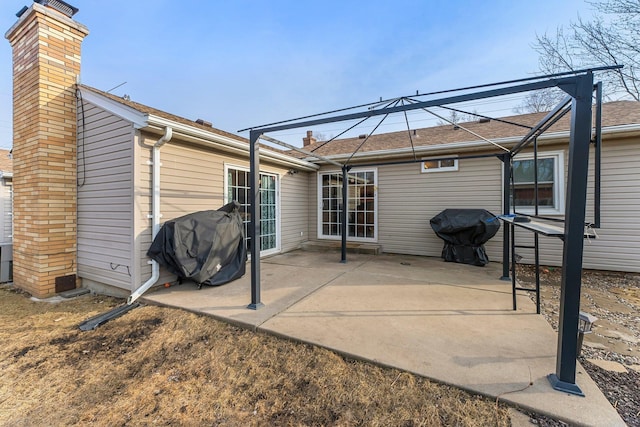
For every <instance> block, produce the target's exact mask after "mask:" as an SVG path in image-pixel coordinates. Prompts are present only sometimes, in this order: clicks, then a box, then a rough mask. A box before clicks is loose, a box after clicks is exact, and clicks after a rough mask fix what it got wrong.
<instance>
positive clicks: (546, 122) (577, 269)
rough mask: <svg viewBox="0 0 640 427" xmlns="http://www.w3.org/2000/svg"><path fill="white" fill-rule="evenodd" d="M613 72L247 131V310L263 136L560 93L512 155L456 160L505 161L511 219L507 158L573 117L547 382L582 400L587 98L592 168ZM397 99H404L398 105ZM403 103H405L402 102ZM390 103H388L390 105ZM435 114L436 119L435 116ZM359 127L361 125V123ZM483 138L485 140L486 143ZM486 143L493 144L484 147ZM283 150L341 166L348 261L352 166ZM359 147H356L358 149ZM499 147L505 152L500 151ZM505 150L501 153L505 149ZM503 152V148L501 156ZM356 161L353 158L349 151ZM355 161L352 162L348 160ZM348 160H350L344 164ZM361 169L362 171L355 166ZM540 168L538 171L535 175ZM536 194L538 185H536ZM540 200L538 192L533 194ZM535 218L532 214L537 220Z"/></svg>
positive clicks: (255, 285) (255, 287)
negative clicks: (606, 82)
mask: <svg viewBox="0 0 640 427" xmlns="http://www.w3.org/2000/svg"><path fill="white" fill-rule="evenodd" d="M615 68H621V66H611V67H599V68H591V69H585V70H578V71H572V72H566V73H557V74H552V75H546V76H539V77H531V78H525V79H518V80H510V81H505V82H500V83H493V84H488V85H478V86H470V87H465V88H460V89H454V90H447V91H439V92H433V93H430V94H423V95H420V96H424V95H440V94H448V93H451V92H459V91H468V90H475V89H485V88H488V87H495V86H503V87H499V88H494V89H487V90H479V91H477V92H471V93H465V94H460V95H451V96H445V97H442V98H438V99H433V100H427V101H413V102H412V103H408V104H404V102H403V103H402V105H398V103H397V102H396V103H395V105H392V104H393V102H392V101H393V100H387V101H382V100H381V101H380V102H377V103H374V104H365V105H360V106H357V107H353V108H358V107H367V106H369V107H370V108H369V109H368V110H367V111H360V112H355V113H347V114H341V115H333V116H330V117H319V116H322V115H327V114H335V113H339V112H343V111H346V110H348V109H342V110H336V111H333V112H330V113H325V114H320V115H314V116H306V117H301V118H298V119H292V120H287V121H283V122H277V123H271V124H267V125H262V126H255V127H251V128H247V129H243V130H242V131H246V130H248V131H249V132H250V136H249V144H250V195H249V204H250V211H249V213H250V216H251V224H250V229H249V230H250V232H249V234H250V235H251V237H252V242H253V244H252V245H251V303H250V304H249V305H248V308H250V309H258V308H260V307H262V306H263V305H264V304H263V303H262V302H261V290H260V245H259V236H260V221H259V218H260V216H259V215H260V210H259V206H260V185H259V176H260V172H259V171H260V156H259V144H258V140H259V139H260V138H262V136H263V134H265V133H268V132H276V131H282V130H288V129H297V128H309V127H311V126H315V125H321V124H327V123H335V122H345V121H349V120H357V119H365V120H366V119H367V118H369V117H374V116H380V115H385V117H386V116H387V115H389V114H392V113H399V112H407V111H410V110H416V109H423V110H425V111H427V112H429V111H428V110H426V109H427V108H429V107H443V108H449V107H444V105H447V104H454V103H459V102H465V101H472V100H479V99H486V98H493V97H497V96H503V95H510V94H517V93H522V92H528V91H533V90H540V89H547V88H559V89H561V90H562V91H564V92H565V93H566V94H567V95H568V96H567V97H566V98H565V99H564V100H563V101H562V102H560V104H558V106H556V108H554V109H553V110H552V111H551V112H549V113H548V114H547V115H546V116H545V117H544V118H543V119H542V120H541V121H540V122H539V123H538V124H537V125H536V126H534V127H533V128H531V129H530V130H529V132H528V133H527V135H526V136H525V137H523V138H522V139H521V140H520V141H519V142H518V143H516V145H515V146H513V148H512V149H510V150H507V151H504V152H503V153H497V154H486V155H473V156H459V157H455V158H457V159H465V158H479V157H497V158H499V159H500V160H501V161H502V162H503V168H504V169H503V175H504V181H503V187H504V189H505V192H504V197H503V199H504V200H503V207H502V208H503V213H504V214H509V213H510V211H511V206H510V201H509V196H508V194H509V188H510V176H511V173H512V159H513V157H514V156H515V155H516V154H517V153H519V152H520V151H522V150H523V149H524V148H526V147H527V146H529V145H530V144H531V143H532V142H534V141H535V140H536V139H537V138H538V137H539V136H540V135H541V134H542V133H544V132H545V131H546V130H548V129H549V128H550V127H551V126H552V125H553V124H555V123H556V122H557V121H558V120H559V119H560V118H562V117H563V116H564V115H566V114H568V113H569V112H571V125H570V136H569V159H568V171H567V187H566V198H565V220H564V235H563V237H562V240H563V256H562V266H563V268H562V282H561V291H560V318H559V330H558V347H557V353H556V371H555V373H552V374H549V375H548V378H549V381H550V382H551V385H552V386H553V388H554V389H556V390H559V391H563V392H568V393H572V394H576V395H581V396H584V394H583V392H582V390H581V389H580V388H579V387H578V385H577V384H576V381H575V380H576V360H577V345H578V320H579V310H580V290H581V272H582V260H583V249H584V226H585V213H586V203H587V175H588V169H589V146H590V144H591V143H592V140H591V133H592V98H593V91H594V89H595V91H596V95H597V96H596V100H597V104H596V108H597V110H596V113H597V114H596V125H597V126H596V140H595V143H596V163H598V160H599V157H600V138H601V137H600V134H601V132H600V129H599V126H600V123H599V121H600V118H601V107H600V102H601V97H602V86H601V84H600V83H598V84H597V85H595V86H594V79H593V73H594V72H596V71H605V70H610V69H615ZM398 99H401V98H398ZM402 99H410V98H408V97H403V98H402ZM390 101H391V102H390ZM383 104H386V105H384V106H383V107H382V108H375V107H373V108H372V107H371V106H380V105H383ZM432 114H433V113H432ZM359 123H361V122H359ZM263 139H265V140H268V141H271V142H274V143H281V141H278V140H275V139H273V138H270V137H266V138H263ZM483 139H484V138H483ZM488 142H491V141H488ZM282 145H284V146H287V147H288V148H291V149H295V150H298V151H301V152H304V153H305V154H307V155H312V156H314V157H316V158H318V159H320V160H323V161H327V162H329V163H332V164H334V165H336V164H337V165H338V166H340V167H341V169H342V183H343V186H342V203H343V209H342V212H341V214H342V215H341V222H342V251H341V262H346V247H347V226H346V225H347V210H348V209H344V207H345V206H348V203H347V198H348V194H347V188H348V172H349V170H350V169H351V166H350V165H348V162H349V161H347V162H346V163H345V164H340V163H338V162H336V161H335V160H332V159H327V158H325V157H322V156H320V155H317V154H314V153H312V152H309V151H306V150H300V149H298V148H296V147H293V146H290V145H288V144H286V143H282ZM359 148H360V147H359ZM500 148H503V147H500ZM503 149H504V148H503ZM504 150H506V149H504ZM354 154H355V152H354ZM352 157H353V155H352ZM451 158H452V157H451V156H449V157H442V158H440V160H444V159H451ZM349 160H351V157H350V158H349ZM420 161H422V160H419V159H417V158H415V151H414V159H413V160H408V161H391V162H377V163H368V164H365V166H382V165H391V164H396V165H397V164H403V163H415V162H420ZM358 166H362V165H361V164H358ZM535 169H537V167H536V168H535ZM599 174H600V165H596V190H595V197H596V202H595V203H596V222H597V225H599V222H600V214H599V205H600V203H599V200H598V199H599V194H600V189H599V185H600V180H599ZM536 187H537V182H536ZM536 193H537V192H536ZM534 216H537V211H536V215H534ZM509 228H510V227H508V226H507V225H506V224H505V227H504V228H503V233H504V238H503V278H507V279H508V278H509V242H510V239H511V238H512V237H511V236H510V230H509Z"/></svg>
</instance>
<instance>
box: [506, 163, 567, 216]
mask: <svg viewBox="0 0 640 427" xmlns="http://www.w3.org/2000/svg"><path fill="white" fill-rule="evenodd" d="M563 171H564V155H563V152H562V151H553V152H543V153H538V213H540V214H547V215H549V214H551V215H554V214H557V215H562V214H564V191H565V190H564V172H563ZM511 206H513V207H515V210H516V211H517V212H522V213H528V214H533V213H534V212H535V161H534V157H533V154H522V155H518V156H516V157H515V158H514V159H513V194H512V195H511Z"/></svg>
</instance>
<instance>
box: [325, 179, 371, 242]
mask: <svg viewBox="0 0 640 427" xmlns="http://www.w3.org/2000/svg"><path fill="white" fill-rule="evenodd" d="M320 182H321V188H320V189H319V191H320V194H322V204H321V209H322V215H321V221H322V227H321V230H322V235H324V236H340V235H341V227H342V174H341V173H325V174H322V175H321V178H320ZM374 184H375V171H353V172H349V184H348V188H347V195H348V197H347V201H348V203H347V234H348V236H349V237H359V238H365V239H373V238H375V223H374V217H375V215H374V211H375V185H374Z"/></svg>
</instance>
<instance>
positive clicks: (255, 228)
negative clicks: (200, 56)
mask: <svg viewBox="0 0 640 427" xmlns="http://www.w3.org/2000/svg"><path fill="white" fill-rule="evenodd" d="M261 134H262V132H261V131H257V130H252V131H251V132H250V134H249V168H250V169H249V170H250V173H249V181H250V182H249V215H250V217H251V223H250V227H249V236H250V237H251V304H249V305H248V306H247V308H250V309H252V310H257V309H259V308H260V307H262V306H264V304H263V303H262V302H261V301H260V154H259V151H258V150H259V145H258V138H260V135H261Z"/></svg>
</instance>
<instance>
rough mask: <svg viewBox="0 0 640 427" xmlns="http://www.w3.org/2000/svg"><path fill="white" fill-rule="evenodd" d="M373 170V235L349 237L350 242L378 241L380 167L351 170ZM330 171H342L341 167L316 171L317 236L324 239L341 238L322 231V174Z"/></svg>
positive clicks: (354, 170)
mask: <svg viewBox="0 0 640 427" xmlns="http://www.w3.org/2000/svg"><path fill="white" fill-rule="evenodd" d="M371 171H373V188H374V194H373V225H374V230H373V237H349V236H347V241H348V242H362V243H377V242H378V168H375V167H374V168H353V169H351V170H350V171H349V172H371ZM329 173H339V174H342V171H341V170H339V169H335V170H334V169H331V170H323V171H318V172H316V181H317V184H316V189H317V193H318V195H317V218H318V219H317V230H316V232H317V234H316V235H317V236H318V239H322V240H341V239H342V237H341V236H327V235H324V234H323V231H322V175H324V174H329Z"/></svg>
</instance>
